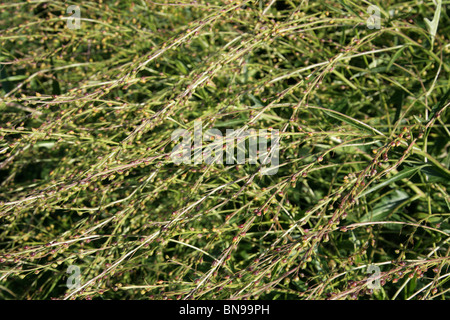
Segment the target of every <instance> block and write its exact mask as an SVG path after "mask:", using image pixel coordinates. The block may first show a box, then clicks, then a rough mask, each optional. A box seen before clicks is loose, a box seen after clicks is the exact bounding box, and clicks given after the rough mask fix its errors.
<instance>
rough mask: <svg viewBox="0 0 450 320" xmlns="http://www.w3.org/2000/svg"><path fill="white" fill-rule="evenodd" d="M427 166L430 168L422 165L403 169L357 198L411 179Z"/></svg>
mask: <svg viewBox="0 0 450 320" xmlns="http://www.w3.org/2000/svg"><path fill="white" fill-rule="evenodd" d="M429 166H430V165H429V164H424V165H421V166H418V167H413V168H409V169H404V170H402V171H400V172H399V173H397V174H396V175H394V176H393V177H391V178H389V179H387V180H385V181H383V182H381V183H379V184H377V185H375V186H373V187H372V188H370V189H368V190H366V191H364V192H363V193H361V194H360V195H359V196H358V198H360V197H363V196H366V195H368V194H369V193H372V192H374V191H377V190H379V189H381V188H383V187H385V186H387V185H390V184H392V183H394V182H396V181H398V180H401V179H405V178H411V177H412V176H413V175H415V174H416V173H417V172H418V171H419V170H421V169H423V168H425V167H429Z"/></svg>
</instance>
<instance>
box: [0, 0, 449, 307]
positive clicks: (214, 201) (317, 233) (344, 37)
mask: <svg viewBox="0 0 450 320" xmlns="http://www.w3.org/2000/svg"><path fill="white" fill-rule="evenodd" d="M437 2H438V3H439V10H440V11H439V13H436V14H435V12H436V10H437V8H436V6H434V5H433V3H431V2H424V1H416V0H414V1H412V0H411V1H406V0H405V1H383V2H378V3H373V4H375V5H378V6H379V7H380V8H381V29H369V28H367V26H366V21H367V19H368V18H369V14H368V13H367V12H366V10H367V8H368V6H369V5H370V3H368V2H367V3H366V2H364V1H331V0H319V1H262V0H260V1H256V0H254V1H217V0H214V1H203V0H197V1H185V0H182V1H165V0H161V1H157V2H153V1H83V2H82V4H80V2H75V1H48V2H46V1H39V2H36V1H26V2H25V1H10V2H7V3H5V4H1V5H0V30H1V31H0V42H1V51H0V70H1V73H0V77H1V78H0V83H1V86H0V95H1V99H0V298H2V299H11V298H16V299H50V298H59V299H187V298H190V299H229V298H233V299H448V298H449V293H448V290H449V284H448V280H449V279H450V274H449V259H450V258H449V252H450V246H449V239H450V224H449V215H450V201H449V199H450V197H449V183H448V181H449V180H450V174H449V172H450V171H449V165H450V154H449V147H450V144H449V137H450V131H449V116H448V113H447V112H446V111H447V108H448V106H449V99H448V97H449V92H450V91H449V90H450V82H449V78H448V73H449V71H450V64H449V51H450V47H449V44H448V43H449V38H448V35H449V34H450V23H449V22H450V21H449V16H448V12H449V11H448V10H446V7H448V2H447V1H437ZM69 5H79V6H80V9H81V18H82V20H81V28H79V29H70V28H68V27H67V18H68V17H69V16H70V14H68V13H66V10H67V7H68V6H69ZM441 6H442V8H441ZM447 9H448V8H447ZM391 10H392V11H391ZM433 17H434V18H433ZM432 18H433V19H432ZM431 19H432V22H431V21H430V20H431ZM438 22H439V23H438ZM195 121H202V123H203V129H204V131H206V130H207V129H208V128H218V129H220V130H221V131H222V132H223V133H225V130H226V129H235V130H236V129H239V128H254V129H269V128H273V129H277V130H279V131H280V137H281V139H280V166H279V170H278V172H277V173H276V174H275V175H262V174H261V172H260V171H259V170H260V168H259V166H258V165H255V164H250V163H246V164H241V165H236V164H234V165H229V164H225V163H223V164H211V165H207V164H181V165H176V164H174V163H173V162H172V160H171V158H170V155H171V152H172V149H173V148H174V146H175V142H172V141H171V134H172V133H173V132H174V131H175V130H176V129H180V128H183V129H186V130H188V131H189V132H191V133H192V132H193V130H194V122H195ZM70 265H76V266H79V267H80V271H81V287H80V288H79V289H72V290H69V289H68V288H67V286H66V281H67V278H68V276H69V274H67V273H66V271H67V269H68V267H69V266H70ZM370 265H376V266H379V268H380V269H381V274H380V280H381V285H382V287H381V288H380V289H374V290H372V289H370V288H369V287H368V285H367V284H368V280H369V277H370V276H371V274H370V273H368V272H367V268H368V267H369V266H370Z"/></svg>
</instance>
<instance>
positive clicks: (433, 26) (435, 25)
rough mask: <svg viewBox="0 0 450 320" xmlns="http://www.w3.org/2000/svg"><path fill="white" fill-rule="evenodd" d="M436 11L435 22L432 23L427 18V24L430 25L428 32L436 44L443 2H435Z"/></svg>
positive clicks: (440, 0)
mask: <svg viewBox="0 0 450 320" xmlns="http://www.w3.org/2000/svg"><path fill="white" fill-rule="evenodd" d="M433 2H434V4H435V6H436V11H435V12H434V17H433V21H430V20H429V19H427V18H425V19H424V20H425V22H426V23H427V25H428V31H429V32H430V34H431V40H432V41H431V43H432V44H433V43H434V37H435V36H436V32H437V28H438V25H439V18H440V17H441V7H442V0H433Z"/></svg>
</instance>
